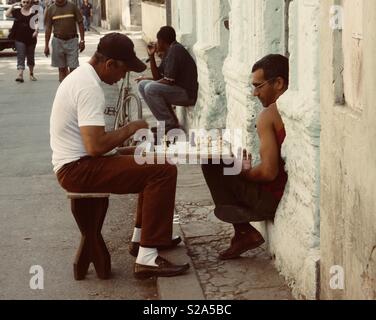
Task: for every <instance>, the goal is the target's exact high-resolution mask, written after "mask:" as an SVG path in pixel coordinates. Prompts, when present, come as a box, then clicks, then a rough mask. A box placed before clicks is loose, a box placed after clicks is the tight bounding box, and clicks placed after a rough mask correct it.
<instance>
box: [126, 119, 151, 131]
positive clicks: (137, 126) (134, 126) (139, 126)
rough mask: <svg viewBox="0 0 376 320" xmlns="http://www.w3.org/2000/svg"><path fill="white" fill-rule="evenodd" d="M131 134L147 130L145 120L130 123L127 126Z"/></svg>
mask: <svg viewBox="0 0 376 320" xmlns="http://www.w3.org/2000/svg"><path fill="white" fill-rule="evenodd" d="M129 127H130V129H131V131H132V134H135V133H136V132H137V131H138V130H142V129H149V124H148V123H147V122H146V121H145V120H136V121H132V122H131V123H130V124H129Z"/></svg>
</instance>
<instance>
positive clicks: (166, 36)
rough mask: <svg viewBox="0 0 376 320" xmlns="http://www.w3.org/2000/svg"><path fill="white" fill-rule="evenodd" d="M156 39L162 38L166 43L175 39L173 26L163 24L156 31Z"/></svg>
mask: <svg viewBox="0 0 376 320" xmlns="http://www.w3.org/2000/svg"><path fill="white" fill-rule="evenodd" d="M157 39H158V40H163V41H165V42H166V43H167V44H171V43H173V42H175V41H176V32H175V29H174V28H173V27H170V26H164V27H162V28H161V29H160V30H159V31H158V33H157Z"/></svg>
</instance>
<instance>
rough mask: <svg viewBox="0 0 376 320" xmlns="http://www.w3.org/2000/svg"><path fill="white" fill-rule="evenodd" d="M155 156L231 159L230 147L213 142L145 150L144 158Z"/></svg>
mask: <svg viewBox="0 0 376 320" xmlns="http://www.w3.org/2000/svg"><path fill="white" fill-rule="evenodd" d="M151 155H152V156H157V157H167V158H179V159H185V160H187V161H189V159H192V160H193V159H196V160H197V159H233V158H234V155H233V153H232V150H231V146H230V145H228V144H224V143H222V144H220V143H219V142H215V141H213V143H211V144H200V145H194V146H193V145H192V144H191V143H189V142H177V143H175V144H170V145H169V147H167V146H166V144H162V145H159V146H154V150H150V149H149V150H148V148H147V150H145V151H144V156H151Z"/></svg>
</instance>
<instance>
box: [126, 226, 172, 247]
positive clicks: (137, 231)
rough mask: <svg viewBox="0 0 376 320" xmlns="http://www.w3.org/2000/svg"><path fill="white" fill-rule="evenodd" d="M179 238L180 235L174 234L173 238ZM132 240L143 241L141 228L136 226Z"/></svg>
mask: <svg viewBox="0 0 376 320" xmlns="http://www.w3.org/2000/svg"><path fill="white" fill-rule="evenodd" d="M177 238H179V236H172V240H175V239H177ZM131 241H132V242H137V243H140V242H141V228H134V230H133V236H132V240H131Z"/></svg>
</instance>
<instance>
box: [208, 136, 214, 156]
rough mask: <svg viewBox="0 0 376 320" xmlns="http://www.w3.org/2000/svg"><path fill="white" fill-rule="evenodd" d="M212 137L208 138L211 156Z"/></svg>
mask: <svg viewBox="0 0 376 320" xmlns="http://www.w3.org/2000/svg"><path fill="white" fill-rule="evenodd" d="M212 145H213V144H212V137H210V136H209V137H208V154H210V153H211V151H212Z"/></svg>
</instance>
